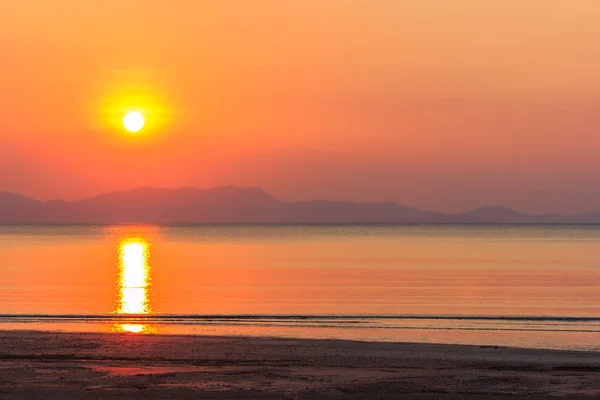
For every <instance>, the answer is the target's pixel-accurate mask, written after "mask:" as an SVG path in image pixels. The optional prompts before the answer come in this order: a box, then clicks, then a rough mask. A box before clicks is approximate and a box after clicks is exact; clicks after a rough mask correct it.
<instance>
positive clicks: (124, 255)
mask: <svg viewBox="0 0 600 400" xmlns="http://www.w3.org/2000/svg"><path fill="white" fill-rule="evenodd" d="M118 259H119V260H118V268H119V273H118V283H117V286H118V299H117V309H116V313H117V314H124V315H131V316H132V317H134V316H140V315H144V314H149V313H150V312H151V311H152V310H151V307H150V285H151V277H150V269H151V266H150V242H149V241H148V240H147V239H145V238H142V237H128V238H125V239H122V240H121V241H120V242H119V245H118ZM116 330H118V331H123V332H133V333H143V332H148V331H149V328H148V326H147V325H146V324H139V323H119V324H117V325H116Z"/></svg>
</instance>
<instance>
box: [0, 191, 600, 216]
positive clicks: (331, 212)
mask: <svg viewBox="0 0 600 400" xmlns="http://www.w3.org/2000/svg"><path fill="white" fill-rule="evenodd" d="M569 222H571V223H600V213H590V214H581V215H572V216H561V215H531V214H525V213H521V212H518V211H515V210H512V209H510V208H506V207H501V206H488V207H482V208H479V209H476V210H472V211H469V212H465V213H459V214H442V213H435V212H429V211H423V210H418V209H416V208H411V207H407V206H403V205H401V204H397V203H391V202H387V203H356V202H352V201H300V202H289V201H281V200H278V199H276V198H274V197H273V196H271V195H270V194H268V193H267V192H265V191H264V190H262V189H261V188H258V187H250V188H245V187H236V186H225V187H219V188H214V189H195V188H182V189H158V188H148V187H141V188H137V189H133V190H128V191H120V192H111V193H105V194H102V195H99V196H94V197H90V198H87V199H83V200H79V201H72V202H69V201H64V200H52V201H39V200H34V199H30V198H28V197H25V196H22V195H20V194H12V193H3V192H0V223H2V224H67V223H97V224H113V223H147V224H177V223H316V224H320V223H402V224H410V223H569Z"/></svg>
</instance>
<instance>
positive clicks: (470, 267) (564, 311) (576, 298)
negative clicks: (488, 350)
mask: <svg viewBox="0 0 600 400" xmlns="http://www.w3.org/2000/svg"><path fill="white" fill-rule="evenodd" d="M0 314H1V315H0V329H43V330H71V331H129V332H138V333H144V332H152V333H175V334H177V333H183V334H190V333H191V334H216V335H237V334H245V335H268V336H287V337H315V338H344V339H359V340H387V341H412V342H438V343H466V344H486V345H511V346H524V347H543V348H565V349H567V348H568V349H586V350H600V227H598V226H575V225H569V226H567V225H564V226H563V225H560V226H559V225H555V226H532V225H529V226H512V225H505V226H365V225H357V226H260V225H246V226H233V225H213V226H186V227H148V226H108V227H107V226H4V227H0Z"/></svg>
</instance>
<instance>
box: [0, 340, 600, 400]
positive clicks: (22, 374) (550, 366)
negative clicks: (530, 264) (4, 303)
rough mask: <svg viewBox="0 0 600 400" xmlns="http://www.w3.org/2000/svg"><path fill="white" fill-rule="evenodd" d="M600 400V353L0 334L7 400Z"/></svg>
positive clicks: (2, 392)
mask: <svg viewBox="0 0 600 400" xmlns="http://www.w3.org/2000/svg"><path fill="white" fill-rule="evenodd" d="M599 396H600V353H586V352H571V351H552V350H530V349H517V348H500V347H489V346H484V347H481V346H456V345H437V344H412V343H374V342H358V341H341V340H296V339H278V338H250V337H209V336H167V335H136V334H126V333H106V334H103V333H49V332H22V331H4V332H0V399H37V398H45V399H65V398H98V399H100V398H102V399H105V398H109V399H116V398H145V399H158V398H215V399H220V398H263V399H264V398H291V399H294V398H298V399H305V398H306V399H322V398H348V399H388V398H389V399H391V398H406V399H413V398H414V399H487V398H491V399H503V398H507V399H508V398H510V399H520V398H527V399H546V398H554V397H559V398H563V399H570V398H598V397H599Z"/></svg>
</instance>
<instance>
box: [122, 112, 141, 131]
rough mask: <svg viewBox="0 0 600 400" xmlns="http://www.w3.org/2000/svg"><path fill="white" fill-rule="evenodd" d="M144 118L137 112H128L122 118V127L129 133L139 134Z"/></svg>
mask: <svg viewBox="0 0 600 400" xmlns="http://www.w3.org/2000/svg"><path fill="white" fill-rule="evenodd" d="M144 123H145V121H144V117H143V116H142V114H140V113H139V112H137V111H132V112H129V113H127V114H126V115H125V117H123V126H125V129H127V130H128V131H129V132H134V133H135V132H139V131H140V130H141V129H142V128H143V127H144Z"/></svg>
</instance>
